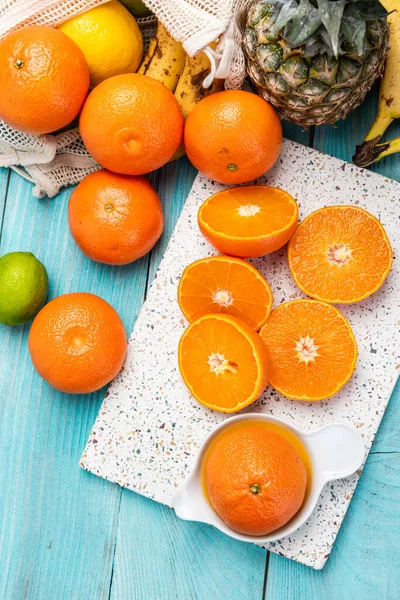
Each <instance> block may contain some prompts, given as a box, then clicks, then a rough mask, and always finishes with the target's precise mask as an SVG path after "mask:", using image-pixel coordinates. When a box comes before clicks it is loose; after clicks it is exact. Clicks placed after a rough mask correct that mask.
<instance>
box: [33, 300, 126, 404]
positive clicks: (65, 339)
mask: <svg viewBox="0 0 400 600" xmlns="http://www.w3.org/2000/svg"><path fill="white" fill-rule="evenodd" d="M28 345H29V352H30V354H31V358H32V362H33V365H34V367H35V369H36V370H37V372H38V373H39V375H40V376H41V377H43V379H45V380H46V381H47V382H48V383H50V385H52V386H53V387H54V388H56V389H57V390H60V391H61V392H66V393H68V394H88V393H90V392H94V391H96V390H98V389H100V388H101V387H103V385H106V384H107V383H109V382H110V381H111V379H113V378H114V377H115V376H116V375H117V373H118V371H119V370H120V369H121V367H122V363H123V362H124V358H125V354H126V348H127V343H126V335H125V329H124V326H123V323H122V321H121V319H120V317H119V315H118V313H117V312H116V311H115V309H114V308H113V307H112V306H111V305H110V304H108V302H106V301H105V300H103V299H102V298H99V296H95V295H94V294H88V293H86V292H76V293H72V294H64V295H63V296H58V298H54V300H51V302H49V303H48V304H46V305H45V306H44V307H43V308H42V310H41V311H40V312H39V313H38V314H37V316H36V317H35V320H34V321H33V323H32V327H31V330H30V332H29V339H28Z"/></svg>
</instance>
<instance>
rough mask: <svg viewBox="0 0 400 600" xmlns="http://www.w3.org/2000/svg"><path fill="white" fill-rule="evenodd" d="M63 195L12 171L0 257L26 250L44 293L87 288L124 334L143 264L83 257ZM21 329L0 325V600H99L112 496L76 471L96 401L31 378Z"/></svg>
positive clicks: (105, 589) (107, 565)
mask: <svg viewBox="0 0 400 600" xmlns="http://www.w3.org/2000/svg"><path fill="white" fill-rule="evenodd" d="M69 194H70V191H64V192H62V193H61V194H60V195H59V196H57V198H55V199H53V200H37V199H35V198H33V197H32V196H31V185H30V184H28V183H27V182H26V181H24V180H23V179H22V178H20V177H19V176H17V175H15V174H12V176H11V181H10V187H9V191H8V200H7V204H6V211H5V217H4V226H3V232H2V241H1V252H2V253H6V252H9V251H11V250H31V251H32V252H33V253H34V254H35V255H36V256H37V257H38V258H39V259H40V260H42V261H43V263H44V264H45V266H46V267H47V269H48V272H49V278H50V297H54V296H57V295H59V294H62V293H65V292H70V291H90V292H93V293H97V294H98V295H100V296H102V297H103V298H105V299H106V300H108V301H109V302H110V303H111V304H112V305H113V306H114V307H115V308H116V309H117V311H118V312H119V314H120V315H121V317H122V319H123V321H124V324H125V326H126V330H127V331H128V332H130V331H131V329H132V326H133V322H134V320H135V318H136V315H137V313H138V310H139V308H140V306H141V304H142V300H143V297H144V291H145V286H146V278H147V267H148V258H144V259H142V260H141V261H138V262H137V263H135V264H133V265H131V266H128V267H123V268H122V267H121V268H113V267H109V266H105V265H100V264H97V263H94V262H91V261H89V260H88V259H87V258H86V257H84V256H83V255H82V254H81V252H80V250H79V249H78V248H77V247H76V245H75V244H74V242H73V240H72V238H71V236H70V234H69V231H68V224H67V200H68V197H69ZM28 330H29V325H26V326H24V327H17V328H7V327H4V326H1V327H0V352H1V364H2V369H1V371H0V414H1V419H0V439H1V440H2V442H1V444H0V464H1V466H2V467H1V470H0V547H1V548H2V549H3V550H2V559H1V566H2V568H1V571H0V598H10V599H11V598H12V599H14V598H15V599H18V600H19V599H20V598H29V599H31V598H32V599H33V598H35V599H36V598H37V599H40V600H48V599H49V600H50V599H51V600H53V599H55V598H57V600H64V599H65V600H83V599H86V598H96V599H101V598H105V599H106V598H108V594H109V583H110V580H111V573H112V563H113V555H114V547H115V538H116V529H117V521H118V511H119V503H120V496H121V490H120V488H118V487H117V486H114V485H112V484H110V483H107V482H106V481H103V480H101V479H100V478H97V477H95V476H92V475H90V474H88V473H86V472H84V471H82V470H81V469H80V467H79V458H80V455H81V452H82V450H83V448H84V445H85V442H86V439H87V437H88V435H89V431H90V429H91V426H92V424H93V422H94V420H95V417H96V415H97V412H98V410H99V408H100V404H101V401H102V399H103V396H104V390H102V391H100V392H98V393H95V394H91V395H86V396H67V395H64V394H61V393H59V392H56V391H54V390H53V389H52V388H51V387H50V386H49V385H48V384H46V383H44V382H43V381H42V380H41V378H40V377H39V376H38V375H37V373H35V372H34V369H33V366H32V364H31V361H30V357H29V354H28V350H27V335H28Z"/></svg>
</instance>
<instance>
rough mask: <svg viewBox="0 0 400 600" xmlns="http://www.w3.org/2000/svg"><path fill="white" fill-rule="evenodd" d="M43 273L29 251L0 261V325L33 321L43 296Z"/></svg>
mask: <svg viewBox="0 0 400 600" xmlns="http://www.w3.org/2000/svg"><path fill="white" fill-rule="evenodd" d="M47 287H48V279H47V272H46V269H45V268H44V266H43V265H42V263H41V262H40V261H39V260H38V259H37V258H36V257H35V256H34V255H33V254H32V253H31V252H10V253H9V254H5V255H4V256H2V257H1V258H0V323H4V325H22V323H26V322H27V321H30V320H31V319H33V317H34V316H35V315H36V314H37V313H38V312H39V310H40V309H41V308H42V306H43V304H44V302H45V300H46V296H47Z"/></svg>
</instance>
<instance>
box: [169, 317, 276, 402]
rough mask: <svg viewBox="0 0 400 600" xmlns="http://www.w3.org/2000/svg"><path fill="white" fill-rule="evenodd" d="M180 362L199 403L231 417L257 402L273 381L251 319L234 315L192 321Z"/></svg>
mask: <svg viewBox="0 0 400 600" xmlns="http://www.w3.org/2000/svg"><path fill="white" fill-rule="evenodd" d="M178 362H179V369H180V372H181V375H182V378H183V380H184V382H185V384H186V385H187V387H188V388H189V390H190V392H191V394H192V395H193V396H194V397H195V398H196V400H198V401H199V402H200V403H201V404H204V406H207V407H208V408H211V409H213V410H218V411H221V412H225V413H231V412H235V411H237V410H240V409H242V408H244V407H245V406H248V405H249V404H251V403H252V402H254V400H256V399H257V398H258V397H259V396H261V394H262V392H263V391H264V389H265V388H266V386H267V383H268V372H269V366H268V355H267V350H266V347H265V345H264V343H263V341H262V339H261V338H260V336H259V335H258V333H256V332H255V331H254V329H252V328H251V327H250V325H248V324H247V323H245V321H242V320H241V319H237V318H235V317H231V316H229V315H222V314H211V315H204V316H203V317H200V318H199V319H197V321H195V322H194V323H192V325H190V326H189V327H188V328H187V329H186V331H185V332H184V334H183V335H182V337H181V339H180V342H179V348H178Z"/></svg>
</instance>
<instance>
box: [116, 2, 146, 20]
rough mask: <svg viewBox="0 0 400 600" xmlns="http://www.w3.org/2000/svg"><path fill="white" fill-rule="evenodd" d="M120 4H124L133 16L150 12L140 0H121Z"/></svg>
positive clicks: (144, 15) (142, 15)
mask: <svg viewBox="0 0 400 600" xmlns="http://www.w3.org/2000/svg"><path fill="white" fill-rule="evenodd" d="M121 4H123V5H124V6H126V8H127V9H128V10H129V12H130V13H131V14H132V15H133V16H134V17H147V16H148V15H149V14H150V12H151V11H150V10H149V9H148V8H147V6H146V5H145V3H144V2H142V0H121Z"/></svg>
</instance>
